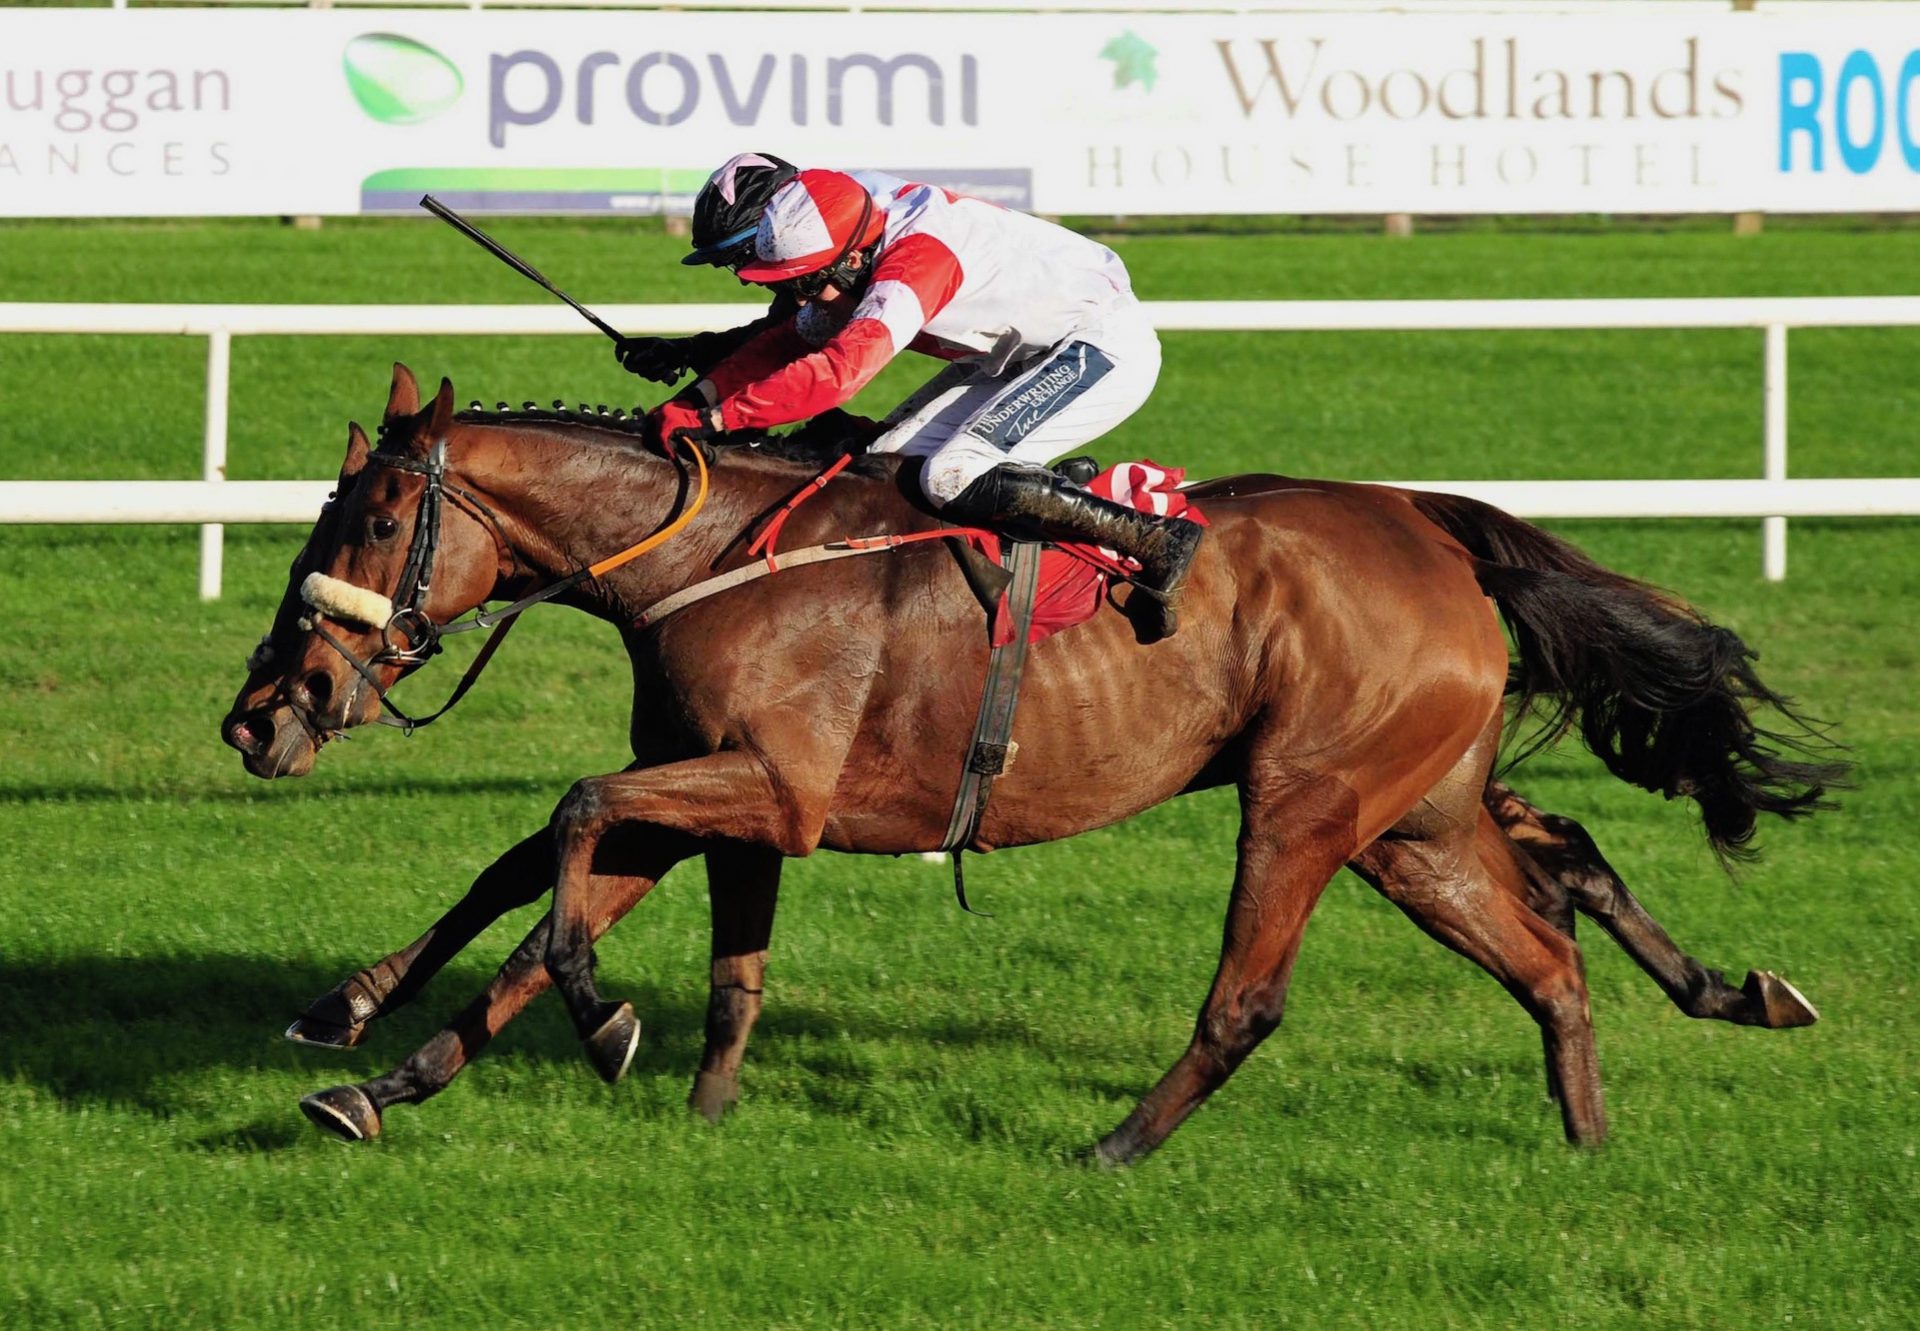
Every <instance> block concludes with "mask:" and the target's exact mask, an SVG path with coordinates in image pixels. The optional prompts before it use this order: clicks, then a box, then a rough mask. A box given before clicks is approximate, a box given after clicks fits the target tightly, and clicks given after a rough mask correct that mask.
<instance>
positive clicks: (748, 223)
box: [680, 153, 800, 267]
mask: <svg viewBox="0 0 1920 1331" xmlns="http://www.w3.org/2000/svg"><path fill="white" fill-rule="evenodd" d="M799 173H800V169H799V168H798V167H796V166H795V165H794V164H793V163H791V162H788V161H785V160H783V159H781V158H778V157H775V156H774V155H773V154H772V153H740V154H738V155H737V156H734V157H730V158H728V159H727V161H726V163H725V164H724V165H723V166H721V168H720V169H719V170H718V171H715V172H714V173H713V174H712V175H711V176H709V177H708V178H707V183H706V184H704V185H702V186H701V187H700V194H699V196H698V197H697V198H695V199H694V201H693V253H691V254H689V255H687V256H686V257H685V258H683V259H681V260H680V262H681V263H685V264H703V263H704V264H712V265H714V266H715V267H728V266H732V265H735V264H740V263H745V262H747V261H748V260H750V259H752V258H753V236H754V231H755V229H756V228H757V227H758V226H759V225H760V214H761V213H762V212H763V211H765V209H766V206H767V201H768V200H769V199H771V198H772V197H773V196H774V192H775V191H777V190H778V189H779V188H780V187H781V186H782V185H784V184H786V183H787V182H788V181H789V180H792V179H793V178H794V177H795V176H796V175H798V174H799Z"/></svg>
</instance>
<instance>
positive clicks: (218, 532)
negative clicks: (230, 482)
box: [200, 328, 233, 601]
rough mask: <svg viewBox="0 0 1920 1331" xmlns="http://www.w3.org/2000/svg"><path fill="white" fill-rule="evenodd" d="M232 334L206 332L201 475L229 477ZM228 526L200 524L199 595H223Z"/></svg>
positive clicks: (208, 597) (205, 598) (213, 478)
mask: <svg viewBox="0 0 1920 1331" xmlns="http://www.w3.org/2000/svg"><path fill="white" fill-rule="evenodd" d="M232 353H233V337H232V334H230V333H228V332H227V330H226V329H224V328H216V329H214V330H213V331H212V332H210V333H208V334H207V432H206V438H205V440H204V442H203V443H202V444H201V448H200V479H201V480H203V481H224V480H226V479H227V379H228V370H229V368H230V366H231V363H232ZM226 532H227V529H226V528H225V527H223V526H221V525H220V524H219V523H217V522H209V523H207V524H206V525H205V526H203V527H201V528H200V599H201V600H203V601H217V600H219V599H220V564H221V555H222V553H223V552H224V549H225V545H226Z"/></svg>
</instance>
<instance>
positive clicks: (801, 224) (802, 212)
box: [738, 170, 886, 282]
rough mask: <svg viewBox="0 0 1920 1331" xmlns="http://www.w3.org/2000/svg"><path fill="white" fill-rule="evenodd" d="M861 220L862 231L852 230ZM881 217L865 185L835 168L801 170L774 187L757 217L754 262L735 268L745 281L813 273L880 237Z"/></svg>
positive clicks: (776, 278) (762, 280) (763, 280)
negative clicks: (774, 192)
mask: <svg viewBox="0 0 1920 1331" xmlns="http://www.w3.org/2000/svg"><path fill="white" fill-rule="evenodd" d="M863 216H864V217H865V218H866V221H867V225H866V226H865V227H864V228H863V231H864V234H862V235H860V236H857V237H856V236H855V235H854V234H853V232H854V228H855V227H858V226H860V222H861V218H862V217H863ZM885 224H886V215H885V214H884V213H883V212H881V211H880V209H878V208H876V207H874V206H873V196H872V195H871V194H869V193H868V192H867V188H866V186H864V185H862V184H861V183H860V182H859V181H857V180H855V179H854V178H853V177H852V176H849V175H845V174H842V173H841V172H839V171H819V170H814V171H802V172H801V173H800V174H799V175H797V176H795V177H794V178H793V179H792V180H790V181H788V182H787V183H786V184H785V185H782V186H781V187H780V190H779V192H778V193H776V194H775V195H774V196H773V201H772V202H771V203H769V204H768V205H767V210H766V212H764V213H762V214H761V216H760V230H759V232H758V234H757V235H755V237H754V243H753V244H754V253H755V255H756V256H757V259H756V262H753V263H750V264H747V265H745V266H744V267H742V268H740V269H739V270H738V273H739V276H740V277H741V278H742V279H743V280H745V281H748V282H779V281H784V280H785V279H787V278H790V277H798V276H800V275H801V274H803V273H812V272H818V271H819V270H820V269H822V268H825V267H826V266H827V265H828V264H830V263H832V262H834V260H836V259H838V258H840V257H842V256H843V255H845V254H846V253H847V252H848V251H850V250H855V249H860V248H862V247H864V246H866V245H869V244H872V243H873V242H874V241H876V240H878V239H879V238H880V232H881V231H882V230H883V229H884V227H885Z"/></svg>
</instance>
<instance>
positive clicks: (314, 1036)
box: [286, 1016, 367, 1049]
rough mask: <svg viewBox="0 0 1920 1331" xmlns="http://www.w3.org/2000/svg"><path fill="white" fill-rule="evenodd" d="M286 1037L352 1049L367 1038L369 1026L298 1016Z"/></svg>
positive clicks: (298, 1042) (288, 1028)
mask: <svg viewBox="0 0 1920 1331" xmlns="http://www.w3.org/2000/svg"><path fill="white" fill-rule="evenodd" d="M286 1038H287V1039H288V1040H291V1041H292V1042H293V1043H294V1044H306V1045H318V1046H319V1047H320V1048H322V1049H352V1048H353V1047H354V1046H355V1045H357V1044H359V1043H360V1042H361V1041H362V1040H364V1039H366V1038H367V1028H366V1027H365V1026H364V1025H361V1026H336V1025H334V1024H333V1023H332V1022H328V1021H316V1020H315V1019H314V1018H313V1017H311V1016H306V1017H300V1018H297V1019H296V1020H295V1021H294V1023H293V1025H291V1026H289V1027H287V1031H286Z"/></svg>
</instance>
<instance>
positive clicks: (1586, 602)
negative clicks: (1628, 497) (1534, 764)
mask: <svg viewBox="0 0 1920 1331" xmlns="http://www.w3.org/2000/svg"><path fill="white" fill-rule="evenodd" d="M1410 497H1411V498H1412V500H1413V504H1414V507H1415V508H1417V509H1419V510H1420V512H1421V513H1422V514H1424V515H1425V516H1426V517H1427V519H1428V520H1429V521H1431V522H1433V523H1434V524H1435V525H1436V526H1438V527H1439V528H1441V529H1442V530H1443V531H1445V532H1446V533H1447V534H1448V535H1449V536H1451V537H1453V538H1454V540H1456V541H1458V542H1459V543H1460V544H1461V545H1463V546H1465V547H1466V548H1467V550H1468V551H1469V552H1471V553H1472V554H1473V555H1474V557H1475V564H1474V572H1475V575H1476V577H1477V578H1478V579H1479V582H1480V586H1481V589H1482V590H1483V591H1485V592H1486V593H1487V595H1489V596H1491V597H1492V598H1493V600H1494V603H1495V604H1496V605H1498V606H1499V607H1500V613H1501V616H1502V617H1503V618H1504V619H1505V620H1506V623H1507V628H1508V630H1509V631H1510V632H1511V633H1512V635H1513V640H1514V644H1515V646H1516V647H1517V648H1518V653H1519V660H1518V661H1517V662H1516V663H1515V664H1514V666H1513V668H1512V671H1511V673H1510V677H1509V680H1508V686H1507V691H1508V693H1509V694H1510V695H1517V696H1518V699H1519V702H1518V706H1517V708H1516V717H1517V716H1520V715H1524V714H1526V713H1527V712H1529V711H1532V710H1534V709H1535V708H1536V706H1537V707H1538V710H1539V712H1540V713H1541V715H1542V719H1543V722H1544V725H1543V728H1542V729H1541V731H1540V733H1539V734H1538V735H1536V736H1535V737H1534V738H1533V739H1532V740H1531V741H1530V742H1528V743H1527V744H1525V745H1524V746H1522V747H1521V749H1520V750H1519V751H1518V752H1517V754H1516V756H1515V757H1514V758H1513V759H1512V760H1511V761H1510V762H1509V764H1508V766H1512V765H1513V763H1517V762H1519V761H1521V760H1522V759H1524V758H1526V757H1528V756H1530V755H1531V754H1533V753H1535V752H1537V751H1538V750H1539V749H1541V748H1543V747H1545V746H1546V745H1548V744H1550V743H1552V742H1553V741H1554V740H1555V739H1557V738H1559V736H1560V735H1561V734H1563V733H1565V732H1566V731H1567V730H1569V729H1571V728H1572V727H1573V726H1575V725H1578V726H1579V728H1580V734H1581V737H1582V738H1583V739H1585V741H1586V744H1587V747H1588V748H1589V749H1591V750H1593V752H1594V753H1595V754H1597V755H1598V756H1599V758H1600V760H1601V761H1602V762H1604V763H1605V764H1606V765H1607V770H1608V771H1610V772H1612V773H1613V774H1614V775H1615V776H1617V777H1619V778H1620V779H1621V780H1623V781H1628V782H1631V783H1633V784H1634V785H1636V786H1639V787H1640V788H1641V789H1643V790H1651V791H1658V792H1659V793H1661V794H1664V795H1665V796H1666V797H1667V798H1668V799H1672V798H1673V797H1674V796H1676V795H1685V796H1688V797H1689V798H1691V799H1692V800H1693V801H1694V802H1695V803H1697V804H1698V805H1699V806H1700V814H1701V819H1702V821H1703V823H1704V824H1705V827H1706V833H1707V838H1708V840H1709V841H1711V842H1712V843H1713V848H1714V850H1715V851H1716V852H1718V853H1719V854H1720V855H1721V856H1722V857H1723V858H1726V857H1733V858H1749V857H1751V856H1752V854H1753V853H1754V852H1753V850H1752V848H1751V847H1750V845H1749V843H1750V842H1751V840H1752V839H1753V832H1754V822H1755V820H1756V819H1757V818H1758V816H1759V815H1760V814H1763V813H1771V814H1777V815H1778V816H1780V817H1782V818H1799V817H1804V816H1805V815H1807V814H1809V813H1812V812H1813V811H1814V810H1816V809H1821V808H1827V807H1830V803H1829V801H1828V800H1827V799H1826V794H1827V791H1828V790H1830V789H1832V788H1834V787H1836V786H1839V785H1841V784H1843V783H1844V781H1845V778H1846V773H1847V764H1846V762H1845V761H1844V760H1843V757H1842V755H1843V753H1844V750H1842V749H1841V748H1840V746H1838V745H1836V744H1834V743H1832V742H1831V741H1830V740H1828V739H1827V738H1826V735H1825V727H1824V726H1823V725H1821V724H1820V723H1818V722H1815V721H1811V720H1809V719H1807V718H1806V717H1804V716H1802V715H1801V714H1800V713H1799V712H1797V711H1796V710H1795V709H1794V706H1793V703H1792V701H1791V700H1790V699H1788V698H1785V697H1783V696H1781V695H1780V694H1778V693H1775V692H1774V691H1773V690H1772V689H1770V688H1768V687H1767V686H1766V685H1765V684H1764V683H1762V682H1761V680H1760V677H1759V675H1758V674H1756V673H1755V672H1754V668H1753V662H1754V661H1755V659H1756V657H1755V654H1754V653H1753V651H1752V650H1751V649H1750V648H1748V646H1747V645H1746V644H1745V643H1744V642H1742V641H1741V640H1740V638H1739V636H1738V635H1737V634H1735V633H1733V632H1732V631H1731V630H1729V629H1724V628H1721V627H1719V626H1717V625H1715V624H1712V623H1709V622H1708V621H1707V620H1706V619H1705V618H1704V617H1703V616H1702V615H1700V614H1699V613H1698V612H1697V611H1695V610H1694V609H1693V608H1692V607H1690V606H1688V605H1687V604H1685V603H1684V602H1682V601H1680V600H1679V599H1678V598H1676V597H1674V596H1672V595H1670V594H1669V593H1667V592H1664V591H1662V590H1660V589H1659V588H1657V587H1652V586H1649V585H1648V584H1646V583H1644V582H1639V581H1637V580H1635V579H1633V578H1629V577H1625V576H1623V575H1621V574H1618V573H1614V572H1612V571H1610V570H1608V569H1605V568H1602V567H1601V566H1600V565H1599V564H1596V563H1595V562H1594V561H1593V560H1591V559H1589V558H1587V557H1586V556H1585V555H1584V554H1582V553H1581V552H1580V551H1579V550H1577V549H1575V548H1574V547H1573V546H1572V545H1570V544H1568V543H1567V542H1565V541H1563V540H1561V539H1559V538H1558V537H1556V536H1553V535H1551V534H1550V533H1548V532H1545V531H1542V530H1541V529H1540V528H1538V527H1535V526H1533V525H1532V524H1531V523H1527V522H1522V521H1521V520H1520V519H1519V518H1516V517H1514V516H1512V515H1511V514H1509V513H1504V512H1502V511H1501V510H1499V509H1497V508H1494V507H1493V506H1492V505H1490V504H1483V503H1480V502H1479V501H1477V500H1473V499H1466V498H1462V497H1460V496H1457V495H1444V494H1429V493H1424V492H1410ZM1768 712H1770V713H1771V714H1772V716H1773V717H1774V718H1776V719H1775V720H1773V721H1772V722H1771V724H1772V726H1773V728H1772V729H1767V728H1763V727H1762V726H1761V725H1760V724H1758V723H1757V722H1756V720H1755V714H1756V713H1768Z"/></svg>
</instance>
